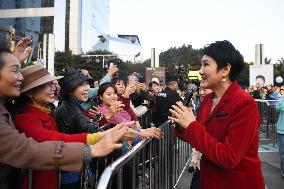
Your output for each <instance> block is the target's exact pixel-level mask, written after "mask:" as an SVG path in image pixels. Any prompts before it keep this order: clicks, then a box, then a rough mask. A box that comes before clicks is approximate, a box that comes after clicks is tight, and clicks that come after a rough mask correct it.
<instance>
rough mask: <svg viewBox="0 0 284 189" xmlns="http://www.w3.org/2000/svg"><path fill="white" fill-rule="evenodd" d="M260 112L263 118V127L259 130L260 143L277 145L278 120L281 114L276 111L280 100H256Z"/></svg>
mask: <svg viewBox="0 0 284 189" xmlns="http://www.w3.org/2000/svg"><path fill="white" fill-rule="evenodd" d="M255 101H256V103H257V107H258V111H259V113H260V116H261V125H260V128H259V135H260V141H261V142H262V143H272V144H273V146H275V145H276V143H277V133H276V127H277V125H276V124H277V120H278V116H279V113H278V112H277V111H276V104H277V103H278V100H259V99H255Z"/></svg>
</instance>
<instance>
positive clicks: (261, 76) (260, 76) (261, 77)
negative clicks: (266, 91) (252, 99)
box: [255, 75, 265, 83]
mask: <svg viewBox="0 0 284 189" xmlns="http://www.w3.org/2000/svg"><path fill="white" fill-rule="evenodd" d="M258 78H260V79H262V80H263V81H264V83H265V77H264V76H263V75H258V76H256V77H255V79H258Z"/></svg>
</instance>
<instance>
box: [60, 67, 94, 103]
mask: <svg viewBox="0 0 284 189" xmlns="http://www.w3.org/2000/svg"><path fill="white" fill-rule="evenodd" d="M61 75H62V76H64V78H63V79H61V80H59V85H60V87H61V91H60V96H61V97H62V98H66V97H67V96H68V94H69V93H71V92H72V91H73V90H74V89H75V88H76V87H77V86H79V85H81V84H82V83H83V82H85V81H88V79H89V77H88V76H87V75H85V74H83V73H82V72H81V71H80V70H79V69H75V68H67V69H65V70H64V71H63V72H62V73H61Z"/></svg>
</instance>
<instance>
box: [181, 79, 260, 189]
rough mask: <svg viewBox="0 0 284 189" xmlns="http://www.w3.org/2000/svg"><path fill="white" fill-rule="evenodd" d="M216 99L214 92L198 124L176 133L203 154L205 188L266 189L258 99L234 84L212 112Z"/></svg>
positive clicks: (195, 122)
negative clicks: (262, 164)
mask: <svg viewBox="0 0 284 189" xmlns="http://www.w3.org/2000/svg"><path fill="white" fill-rule="evenodd" d="M213 97H214V94H213V93H211V94H209V95H207V96H206V97H205V98H204V100H203V102H202V104H201V108H200V111H199V114H198V116H197V121H194V122H192V123H191V124H189V126H188V128H187V129H186V130H183V131H182V132H179V131H176V133H177V135H178V136H179V137H180V138H182V139H183V140H186V141H188V142H189V143H190V144H191V145H192V146H194V147H195V148H196V149H197V150H198V151H200V152H201V153H202V154H203V156H202V159H201V165H200V166H201V167H200V176H201V178H200V179H201V182H200V183H201V189H227V188H230V189H251V188H253V189H264V188H265V184H264V179H263V175H262V171H261V161H260V160H259V157H258V141H259V137H258V127H259V125H260V117H259V113H258V110H257V106H256V103H255V101H254V99H253V98H252V97H251V96H249V95H248V94H247V93H246V92H245V91H243V90H241V89H240V87H239V85H238V84H237V82H234V83H233V84H232V85H231V86H230V87H229V88H228V89H227V91H226V92H225V94H224V95H223V97H222V98H221V100H220V102H219V104H218V105H217V106H216V107H215V108H214V110H213V111H212V112H211V113H210V111H211V107H212V103H213V102H212V98H213Z"/></svg>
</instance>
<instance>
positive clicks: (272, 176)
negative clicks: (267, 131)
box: [176, 144, 284, 189]
mask: <svg viewBox="0 0 284 189" xmlns="http://www.w3.org/2000/svg"><path fill="white" fill-rule="evenodd" d="M259 157H260V159H261V161H262V172H263V175H264V179H265V184H266V187H267V189H283V188H284V178H282V177H281V176H280V161H279V154H278V149H277V147H273V145H271V144H266V145H261V146H260V148H259ZM191 177H192V175H191V174H189V173H188V172H187V171H185V172H184V174H183V176H182V178H181V180H180V182H179V184H178V185H177V187H176V189H189V188H190V182H191Z"/></svg>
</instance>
